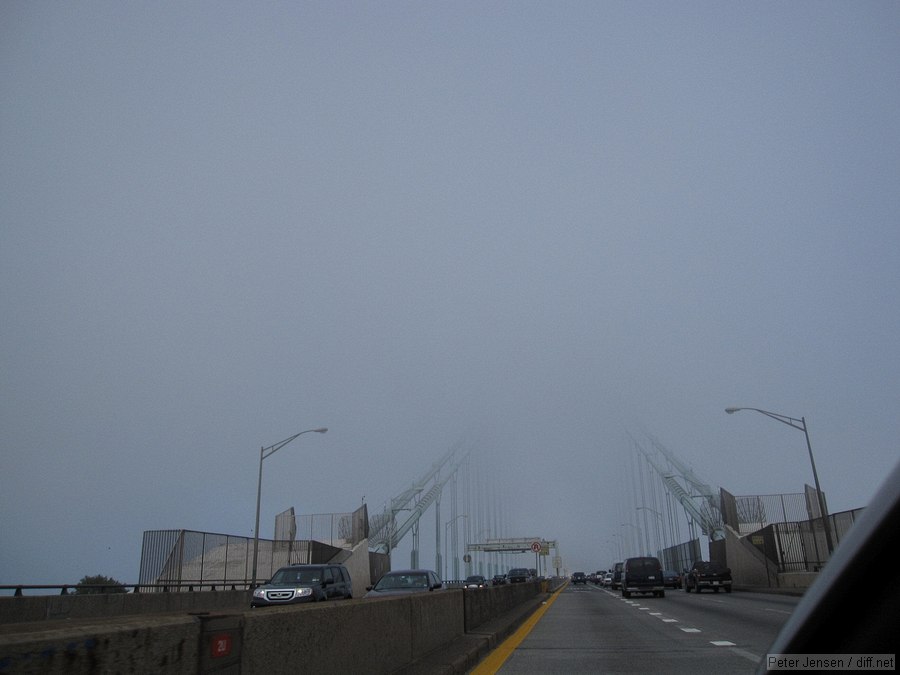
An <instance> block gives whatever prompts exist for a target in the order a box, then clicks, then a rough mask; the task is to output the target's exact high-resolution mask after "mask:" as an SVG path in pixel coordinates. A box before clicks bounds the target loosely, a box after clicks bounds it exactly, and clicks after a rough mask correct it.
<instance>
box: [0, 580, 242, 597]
mask: <svg viewBox="0 0 900 675" xmlns="http://www.w3.org/2000/svg"><path fill="white" fill-rule="evenodd" d="M252 586H253V584H251V583H250V582H249V581H248V582H227V583H226V582H221V581H220V582H219V583H215V582H210V581H199V580H198V581H181V582H171V583H163V584H115V585H109V584H14V585H13V584H9V585H0V592H2V591H13V594H12V597H17V598H18V597H23V596H24V595H25V592H26V591H46V590H55V589H59V595H101V594H107V595H114V594H117V593H146V592H148V591H149V592H153V593H195V592H200V591H207V592H209V591H244V590H250V589H251V588H252ZM122 589H124V590H122ZM79 591H81V592H79ZM36 595H48V594H47V593H37V594H36Z"/></svg>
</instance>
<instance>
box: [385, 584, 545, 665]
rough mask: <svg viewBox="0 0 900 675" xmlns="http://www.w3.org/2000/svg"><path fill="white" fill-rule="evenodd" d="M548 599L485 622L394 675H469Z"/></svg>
mask: <svg viewBox="0 0 900 675" xmlns="http://www.w3.org/2000/svg"><path fill="white" fill-rule="evenodd" d="M549 597H550V594H549V593H541V594H539V595H537V596H536V597H535V598H533V599H532V600H529V601H528V602H524V603H522V604H521V605H519V606H518V607H514V608H513V609H511V610H509V611H508V612H506V613H505V614H502V615H501V616H499V617H497V618H496V619H491V620H490V621H486V622H485V623H483V624H482V625H480V626H479V627H478V629H477V630H474V631H470V632H468V633H466V634H464V635H462V636H460V637H458V638H456V639H455V640H453V641H451V642H448V643H447V644H446V645H444V646H443V647H440V648H439V649H436V650H435V651H433V652H431V653H430V654H428V655H427V656H424V657H422V658H421V659H419V660H418V661H415V662H413V663H411V664H410V665H408V666H406V667H405V668H403V669H401V670H400V671H398V674H397V675H457V674H459V675H462V674H464V673H467V672H469V671H470V670H472V668H474V667H475V666H476V665H478V663H480V662H481V660H482V659H483V658H484V657H485V656H486V655H487V654H488V653H489V652H490V651H491V650H493V649H496V648H497V647H498V646H499V645H500V644H501V643H502V642H503V641H504V640H505V639H506V638H508V637H509V636H510V635H512V634H513V633H514V632H515V631H516V629H517V628H518V627H519V626H521V625H522V624H523V623H524V622H525V621H526V620H527V619H528V617H530V616H531V615H532V614H533V613H534V612H535V611H537V609H538V608H539V607H540V606H541V605H542V604H543V603H544V602H546V601H547V599H548V598H549Z"/></svg>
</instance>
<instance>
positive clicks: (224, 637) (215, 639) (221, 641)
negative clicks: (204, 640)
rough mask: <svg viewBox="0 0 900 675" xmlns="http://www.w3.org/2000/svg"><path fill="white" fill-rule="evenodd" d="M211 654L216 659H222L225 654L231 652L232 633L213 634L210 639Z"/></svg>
mask: <svg viewBox="0 0 900 675" xmlns="http://www.w3.org/2000/svg"><path fill="white" fill-rule="evenodd" d="M209 644H210V656H211V657H212V658H214V659H220V658H222V657H223V656H228V655H229V654H231V648H232V640H231V633H219V634H218V635H213V636H212V638H210V641H209Z"/></svg>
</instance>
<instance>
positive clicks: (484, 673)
mask: <svg viewBox="0 0 900 675" xmlns="http://www.w3.org/2000/svg"><path fill="white" fill-rule="evenodd" d="M566 586H568V584H567V583H566V584H563V585H562V586H561V587H560V589H559V590H558V591H556V592H555V593H554V594H553V595H551V596H550V599H549V600H547V602H545V603H544V604H542V605H541V606H540V607H538V609H537V611H536V612H535V613H534V614H532V615H531V616H529V617H528V619H526V620H525V623H523V624H522V625H521V626H519V629H518V630H517V631H516V632H515V633H513V634H512V635H510V636H509V637H508V638H506V639H505V640H504V641H503V642H502V643H501V644H500V646H499V647H497V648H496V649H495V650H494V651H492V652H491V653H490V654H488V655H487V656H486V657H484V660H483V661H482V662H481V663H479V664H478V665H477V666H476V667H475V668H474V669H473V670H471V671H469V675H494V673H496V672H497V671H498V670H500V668H501V667H502V666H503V664H504V663H505V662H506V659H508V658H509V657H510V655H511V654H512V653H513V652H514V651H516V648H517V647H518V646H519V645H520V644H522V640H524V639H525V638H526V637H528V634H529V633H530V632H531V631H532V629H533V628H534V627H535V626H536V625H537V622H538V621H540V620H541V617H542V616H544V612H546V611H547V610H548V609H550V605H552V604H553V603H554V602H556V598H557V597H559V594H560V593H562V591H563V588H565V587H566Z"/></svg>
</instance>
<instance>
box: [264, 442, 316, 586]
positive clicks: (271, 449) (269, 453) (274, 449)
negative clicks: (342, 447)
mask: <svg viewBox="0 0 900 675" xmlns="http://www.w3.org/2000/svg"><path fill="white" fill-rule="evenodd" d="M326 431H328V429H327V428H325V427H320V428H318V429H307V430H306V431H301V432H300V433H299V434H294V435H293V436H291V437H290V438H285V439H284V440H283V441H280V442H279V443H276V444H275V445H270V446H269V447H268V448H260V449H259V481H258V482H257V484H256V527H254V528H253V582H252V583H253V588H256V563H257V560H258V559H259V504H260V500H261V499H262V469H263V460H264V459H265V458H266V457H271V456H272V455H274V454H275V453H276V452H278V451H279V450H281V448H283V447H284V446H286V445H287V444H288V443H290V442H291V441H292V440H294V439H295V438H297V436H302V435H303V434H310V433H316V434H324V433H325V432H326Z"/></svg>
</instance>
